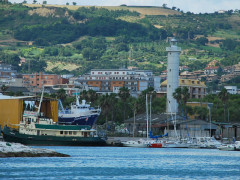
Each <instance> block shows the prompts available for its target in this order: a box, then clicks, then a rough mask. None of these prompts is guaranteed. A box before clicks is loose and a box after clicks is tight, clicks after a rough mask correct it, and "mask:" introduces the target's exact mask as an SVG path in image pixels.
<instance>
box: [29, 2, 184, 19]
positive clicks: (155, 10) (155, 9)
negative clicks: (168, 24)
mask: <svg viewBox="0 0 240 180" xmlns="http://www.w3.org/2000/svg"><path fill="white" fill-rule="evenodd" d="M25 6H28V7H37V8H42V7H60V8H68V9H70V10H77V9H78V8H80V7H87V8H88V7H93V6H78V5H75V6H74V5H55V4H46V5H42V4H25ZM94 7H96V8H105V9H108V10H121V9H124V10H129V11H136V12H138V13H140V14H141V15H165V16H168V15H174V14H176V15H178V14H179V15H180V14H181V12H178V11H174V10H172V9H166V8H162V7H159V6H133V5H131V6H94Z"/></svg>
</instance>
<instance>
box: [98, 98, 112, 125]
mask: <svg viewBox="0 0 240 180" xmlns="http://www.w3.org/2000/svg"><path fill="white" fill-rule="evenodd" d="M100 106H101V109H102V113H103V115H104V116H105V118H106V128H107V127H108V113H109V111H110V109H111V101H110V96H109V95H108V94H106V95H102V96H100Z"/></svg>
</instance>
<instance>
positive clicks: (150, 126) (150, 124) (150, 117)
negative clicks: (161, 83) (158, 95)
mask: <svg viewBox="0 0 240 180" xmlns="http://www.w3.org/2000/svg"><path fill="white" fill-rule="evenodd" d="M149 111H150V115H149V128H150V132H151V131H152V129H151V128H152V95H151V94H150V109H149Z"/></svg>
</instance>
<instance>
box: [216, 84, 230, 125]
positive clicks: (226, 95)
mask: <svg viewBox="0 0 240 180" xmlns="http://www.w3.org/2000/svg"><path fill="white" fill-rule="evenodd" d="M218 97H219V99H220V100H221V101H222V103H223V106H224V121H225V122H226V104H227V102H228V99H229V93H228V92H227V89H225V88H223V89H222V90H221V92H220V93H219V94H218Z"/></svg>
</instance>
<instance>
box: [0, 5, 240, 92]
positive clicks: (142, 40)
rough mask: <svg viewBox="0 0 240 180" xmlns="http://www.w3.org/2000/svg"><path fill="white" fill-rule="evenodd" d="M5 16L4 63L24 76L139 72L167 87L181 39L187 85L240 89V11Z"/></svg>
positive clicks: (52, 8)
mask: <svg viewBox="0 0 240 180" xmlns="http://www.w3.org/2000/svg"><path fill="white" fill-rule="evenodd" d="M0 9H1V11H0V24H1V26H0V60H1V61H2V62H3V63H7V64H11V65H13V66H15V67H16V70H18V71H19V72H22V73H26V72H36V71H37V72H40V71H46V72H48V73H57V74H66V73H74V74H76V75H80V74H84V73H87V72H89V71H90V70H91V69H96V68H98V69H101V68H104V69H108V68H115V69H118V68H120V67H133V68H138V69H142V70H144V69H145V70H148V69H149V70H152V71H153V72H154V73H155V74H156V75H161V76H162V78H163V79H164V73H165V72H164V71H165V70H166V67H167V57H166V55H167V53H166V51H165V48H166V47H167V46H168V39H169V37H173V36H175V37H176V38H177V39H178V41H179V46H180V47H181V48H182V53H181V56H180V65H181V69H180V70H181V71H182V72H184V73H183V76H184V77H197V78H199V79H201V80H204V81H205V82H206V83H207V85H208V86H209V87H211V88H212V90H217V89H218V88H219V87H220V86H222V85H229V84H236V85H238V84H239V81H238V78H237V76H238V75H237V71H238V70H237V69H238V68H236V67H237V66H238V65H237V64H238V62H239V61H240V57H239V49H240V42H239V39H240V34H239V30H240V25H239V20H240V15H239V11H238V10H235V11H233V10H229V11H224V12H222V11H219V12H215V13H211V14H207V13H205V14H193V13H190V12H186V13H184V12H183V11H181V10H180V9H178V8H176V7H172V8H168V7H128V6H125V5H122V6H119V7H83V6H76V5H75V6H74V5H72V6H71V5H66V6H57V5H47V4H43V5H36V4H33V5H30V4H14V5H13V4H6V3H1V4H0ZM213 60H215V61H214V62H215V63H211V62H212V61H213ZM214 69H215V70H214ZM186 71H188V72H186ZM223 75H224V76H223ZM211 88H210V89H211Z"/></svg>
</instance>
